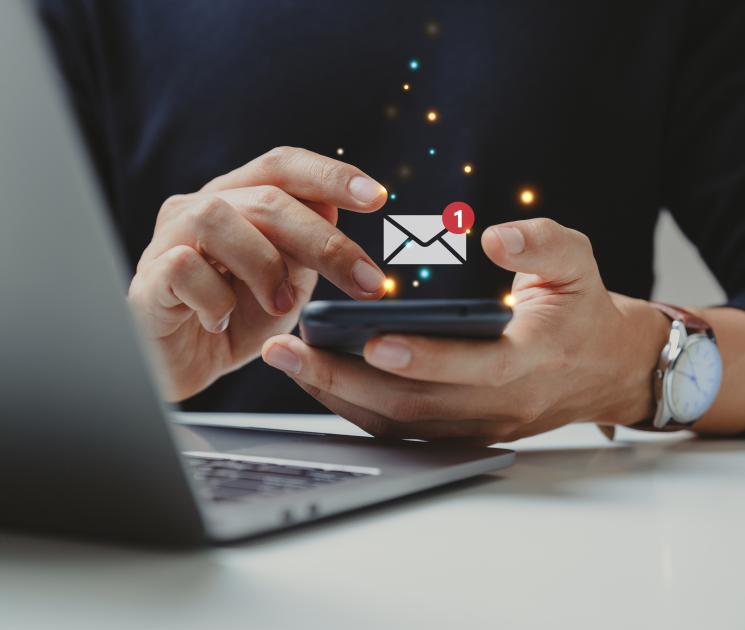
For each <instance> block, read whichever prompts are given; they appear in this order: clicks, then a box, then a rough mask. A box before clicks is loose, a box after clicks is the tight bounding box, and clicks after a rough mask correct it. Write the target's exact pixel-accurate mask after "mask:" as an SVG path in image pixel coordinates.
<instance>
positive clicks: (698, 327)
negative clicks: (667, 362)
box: [630, 302, 713, 433]
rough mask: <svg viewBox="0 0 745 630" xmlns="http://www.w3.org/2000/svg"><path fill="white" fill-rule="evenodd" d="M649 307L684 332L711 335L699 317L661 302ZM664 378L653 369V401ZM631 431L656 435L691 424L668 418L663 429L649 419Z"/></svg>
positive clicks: (709, 328) (657, 369)
mask: <svg viewBox="0 0 745 630" xmlns="http://www.w3.org/2000/svg"><path fill="white" fill-rule="evenodd" d="M649 304H650V305H651V306H653V307H654V308H656V309H657V310H658V311H660V312H662V313H664V314H665V315H667V316H668V317H669V318H670V320H671V321H675V320H678V321H681V322H683V326H685V328H686V330H688V331H689V332H692V333H705V334H709V335H713V333H712V329H711V326H709V324H708V323H707V322H706V321H705V320H703V319H701V318H700V317H698V316H696V315H694V314H693V313H690V312H689V311H686V310H685V309H682V308H680V307H677V306H672V305H671V304H663V303H662V302H650V303H649ZM664 376H665V374H664V372H663V371H662V370H661V369H660V368H659V367H657V368H655V370H654V372H653V373H652V391H654V392H655V399H656V400H657V399H658V396H657V392H659V391H660V389H661V388H662V379H663V377H664ZM630 426H631V428H632V429H640V430H642V431H654V432H657V433H660V432H661V433H667V432H670V431H680V430H681V429H690V428H691V426H692V425H691V424H690V423H685V422H678V421H677V420H675V419H674V418H670V419H669V420H668V421H667V423H666V424H665V426H664V427H662V428H660V427H656V426H654V418H653V417H649V418H645V419H644V420H641V421H639V422H637V423H636V424H632V425H630Z"/></svg>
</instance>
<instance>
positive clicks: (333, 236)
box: [318, 230, 347, 265]
mask: <svg viewBox="0 0 745 630" xmlns="http://www.w3.org/2000/svg"><path fill="white" fill-rule="evenodd" d="M346 246H347V239H346V237H345V236H344V235H343V234H342V233H341V232H340V231H339V230H332V231H331V233H330V234H329V235H328V237H327V238H326V240H325V241H324V243H323V245H322V246H321V251H320V252H319V254H318V257H319V259H320V261H321V263H322V264H324V265H330V264H333V263H335V262H336V261H337V260H338V259H339V258H340V257H341V256H342V254H343V253H344V250H345V248H346Z"/></svg>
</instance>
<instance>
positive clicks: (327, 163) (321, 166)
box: [315, 158, 344, 186]
mask: <svg viewBox="0 0 745 630" xmlns="http://www.w3.org/2000/svg"><path fill="white" fill-rule="evenodd" d="M315 171H316V176H317V177H318V180H319V181H320V182H321V185H324V186H327V185H331V184H335V183H336V182H338V181H339V180H340V179H341V178H342V177H343V175H344V166H343V165H342V164H341V163H340V162H336V161H333V160H327V159H323V158H319V159H318V160H316V162H315Z"/></svg>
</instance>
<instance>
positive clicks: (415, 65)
mask: <svg viewBox="0 0 745 630" xmlns="http://www.w3.org/2000/svg"><path fill="white" fill-rule="evenodd" d="M409 69H410V70H419V60H418V59H412V60H411V61H409Z"/></svg>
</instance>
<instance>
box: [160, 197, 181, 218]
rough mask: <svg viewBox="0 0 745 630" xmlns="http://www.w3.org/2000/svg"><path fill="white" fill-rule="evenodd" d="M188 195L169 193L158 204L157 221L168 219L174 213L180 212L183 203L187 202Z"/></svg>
mask: <svg viewBox="0 0 745 630" xmlns="http://www.w3.org/2000/svg"><path fill="white" fill-rule="evenodd" d="M188 199H189V195H171V196H170V197H168V198H167V199H166V200H165V201H164V202H163V203H162V204H161V206H160V210H159V211H158V217H157V222H162V221H164V220H167V219H170V218H171V217H173V216H174V215H175V214H179V213H181V211H182V210H183V207H184V205H185V204H186V203H187V202H188Z"/></svg>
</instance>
